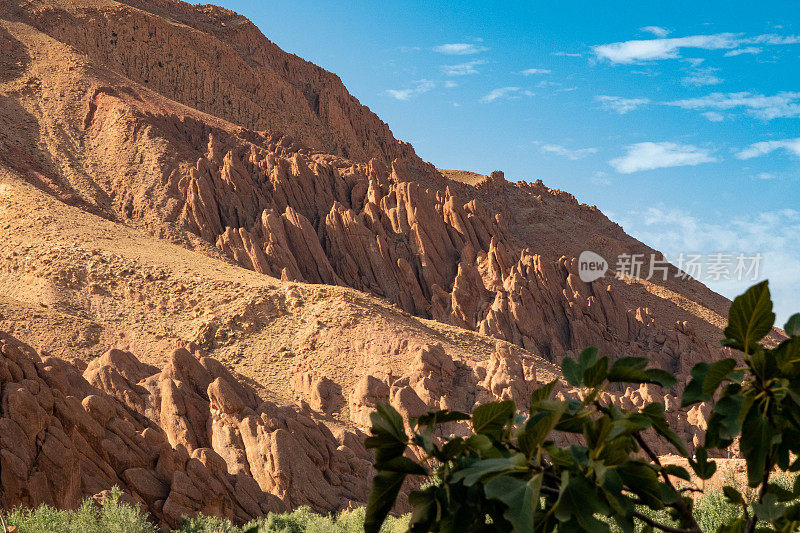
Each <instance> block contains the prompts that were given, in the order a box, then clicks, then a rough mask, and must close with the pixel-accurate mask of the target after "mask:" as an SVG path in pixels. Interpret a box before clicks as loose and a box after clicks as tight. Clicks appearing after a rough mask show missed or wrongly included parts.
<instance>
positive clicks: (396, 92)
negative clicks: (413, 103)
mask: <svg viewBox="0 0 800 533" xmlns="http://www.w3.org/2000/svg"><path fill="white" fill-rule="evenodd" d="M435 86H436V84H435V83H434V82H432V81H431V80H419V81H417V82H416V84H415V86H414V87H411V88H409V89H389V90H388V91H386V92H387V93H388V94H389V96H391V97H392V98H394V99H395V100H402V101H405V100H410V99H411V98H413V97H414V96H417V95H420V94H422V93H426V92H428V91H430V90H431V89H433V88H434V87H435Z"/></svg>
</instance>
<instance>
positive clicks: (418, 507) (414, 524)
mask: <svg viewBox="0 0 800 533" xmlns="http://www.w3.org/2000/svg"><path fill="white" fill-rule="evenodd" d="M435 490H436V489H435V487H428V488H427V489H425V490H415V491H413V492H411V494H409V495H408V503H410V504H411V505H412V507H413V510H412V511H411V518H410V519H409V521H408V529H409V531H429V530H430V525H431V524H432V523H433V522H434V521H435V520H436V511H437V509H438V505H437V502H436V496H435V494H434V491H435Z"/></svg>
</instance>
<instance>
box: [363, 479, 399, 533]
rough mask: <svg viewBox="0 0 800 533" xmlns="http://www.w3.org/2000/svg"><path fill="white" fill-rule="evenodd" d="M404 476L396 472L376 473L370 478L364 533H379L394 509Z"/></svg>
mask: <svg viewBox="0 0 800 533" xmlns="http://www.w3.org/2000/svg"><path fill="white" fill-rule="evenodd" d="M405 479H406V475H405V474H400V473H397V472H378V474H377V475H376V476H375V477H374V478H372V490H371V491H370V494H369V501H368V502H367V516H366V518H365V519H364V533H379V532H380V530H381V525H383V521H384V520H386V515H388V514H389V511H391V510H392V507H394V502H395V500H397V495H398V494H399V493H400V487H402V486H403V481H405Z"/></svg>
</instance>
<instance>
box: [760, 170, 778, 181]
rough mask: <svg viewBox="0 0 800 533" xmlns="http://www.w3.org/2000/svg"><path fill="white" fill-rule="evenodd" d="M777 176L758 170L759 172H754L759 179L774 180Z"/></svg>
mask: <svg viewBox="0 0 800 533" xmlns="http://www.w3.org/2000/svg"><path fill="white" fill-rule="evenodd" d="M777 177H778V176H776V175H775V174H770V173H769V172H760V173H758V174H756V178H758V179H760V180H774V179H776V178H777Z"/></svg>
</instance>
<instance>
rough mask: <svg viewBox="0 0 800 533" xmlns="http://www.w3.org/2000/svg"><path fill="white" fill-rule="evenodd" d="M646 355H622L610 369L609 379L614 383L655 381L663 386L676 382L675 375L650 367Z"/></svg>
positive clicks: (669, 385)
mask: <svg viewBox="0 0 800 533" xmlns="http://www.w3.org/2000/svg"><path fill="white" fill-rule="evenodd" d="M646 366H647V359H645V358H644V357H620V358H619V359H617V360H616V361H614V364H613V365H611V369H610V370H609V371H608V381H610V382H613V383H655V384H656V385H660V386H661V387H671V386H673V385H674V384H675V381H676V380H675V376H673V375H672V374H670V373H669V372H666V371H664V370H661V369H659V368H648V369H645V367H646Z"/></svg>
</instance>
